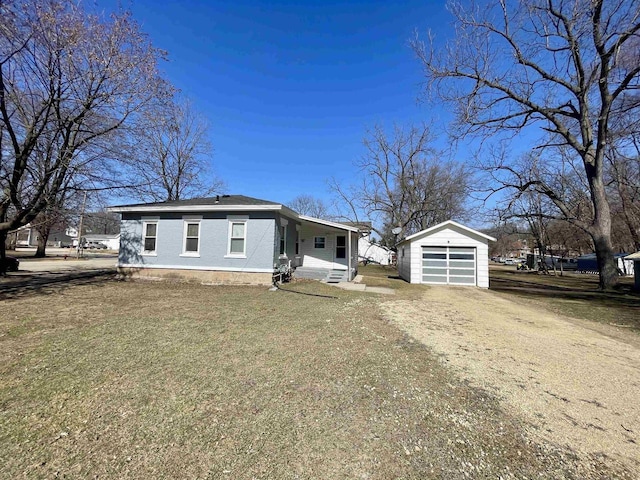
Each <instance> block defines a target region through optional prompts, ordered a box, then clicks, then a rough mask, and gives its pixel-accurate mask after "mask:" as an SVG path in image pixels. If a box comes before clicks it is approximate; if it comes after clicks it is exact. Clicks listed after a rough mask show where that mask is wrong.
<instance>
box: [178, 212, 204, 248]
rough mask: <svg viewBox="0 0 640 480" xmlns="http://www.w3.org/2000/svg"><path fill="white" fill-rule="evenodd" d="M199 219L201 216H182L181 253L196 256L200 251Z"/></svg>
mask: <svg viewBox="0 0 640 480" xmlns="http://www.w3.org/2000/svg"><path fill="white" fill-rule="evenodd" d="M200 220H201V218H183V221H184V243H183V248H182V254H183V255H192V256H197V255H199V253H200Z"/></svg>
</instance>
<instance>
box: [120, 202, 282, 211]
mask: <svg viewBox="0 0 640 480" xmlns="http://www.w3.org/2000/svg"><path fill="white" fill-rule="evenodd" d="M280 210H283V206H282V205H275V204H274V205H181V206H178V205H123V206H115V207H109V208H107V212H112V213H130V212H131V213H137V212H181V213H182V212H255V211H280ZM287 210H289V209H287Z"/></svg>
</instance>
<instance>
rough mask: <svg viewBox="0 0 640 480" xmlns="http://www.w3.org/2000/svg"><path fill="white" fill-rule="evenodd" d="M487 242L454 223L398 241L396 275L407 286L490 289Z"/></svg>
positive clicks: (479, 233) (436, 226)
mask: <svg viewBox="0 0 640 480" xmlns="http://www.w3.org/2000/svg"><path fill="white" fill-rule="evenodd" d="M489 241H492V242H495V241H496V239H495V238H493V237H490V236H489V235H486V234H484V233H482V232H479V231H477V230H473V229H472V228H469V227H465V226H464V225H461V224H459V223H457V222H454V221H453V220H448V221H446V222H443V223H440V224H438V225H434V226H433V227H430V228H427V229H426V230H422V231H421V232H418V233H414V234H413V235H409V236H408V237H407V238H405V239H403V240H401V241H400V242H398V245H397V249H398V250H397V255H398V274H399V275H400V278H402V279H404V280H406V281H407V282H409V283H425V284H434V285H474V286H478V287H482V288H489Z"/></svg>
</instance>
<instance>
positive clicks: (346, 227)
mask: <svg viewBox="0 0 640 480" xmlns="http://www.w3.org/2000/svg"><path fill="white" fill-rule="evenodd" d="M298 218H299V219H300V221H301V222H307V223H313V224H316V225H322V226H324V227H331V228H335V229H338V230H344V231H346V232H353V233H358V228H357V227H353V226H351V225H345V224H343V223H337V222H331V221H329V220H322V219H321V218H315V217H307V216H306V215H298Z"/></svg>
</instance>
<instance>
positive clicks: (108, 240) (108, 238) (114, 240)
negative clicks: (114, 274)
mask: <svg viewBox="0 0 640 480" xmlns="http://www.w3.org/2000/svg"><path fill="white" fill-rule="evenodd" d="M84 239H85V241H86V242H94V243H102V244H103V245H105V246H106V247H107V248H108V249H109V250H119V249H120V234H119V233H115V234H111V235H110V234H100V233H86V234H85V235H84Z"/></svg>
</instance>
